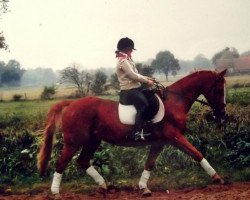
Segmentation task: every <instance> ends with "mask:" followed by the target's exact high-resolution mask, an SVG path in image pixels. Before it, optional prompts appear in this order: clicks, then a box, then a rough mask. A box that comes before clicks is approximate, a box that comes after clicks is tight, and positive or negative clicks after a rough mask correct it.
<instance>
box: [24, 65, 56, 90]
mask: <svg viewBox="0 0 250 200" xmlns="http://www.w3.org/2000/svg"><path fill="white" fill-rule="evenodd" d="M56 82H57V77H56V74H55V73H54V71H53V70H52V69H51V68H41V67H38V68H35V69H28V70H26V71H25V73H24V74H23V76H22V79H21V85H23V86H40V85H42V86H44V85H46V86H51V85H54V84H56Z"/></svg>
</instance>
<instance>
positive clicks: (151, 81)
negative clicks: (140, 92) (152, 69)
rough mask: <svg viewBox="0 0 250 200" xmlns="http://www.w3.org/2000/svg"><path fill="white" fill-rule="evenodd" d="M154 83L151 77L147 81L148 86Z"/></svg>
mask: <svg viewBox="0 0 250 200" xmlns="http://www.w3.org/2000/svg"><path fill="white" fill-rule="evenodd" d="M154 83H155V81H153V80H152V79H148V82H147V84H148V86H153V85H154Z"/></svg>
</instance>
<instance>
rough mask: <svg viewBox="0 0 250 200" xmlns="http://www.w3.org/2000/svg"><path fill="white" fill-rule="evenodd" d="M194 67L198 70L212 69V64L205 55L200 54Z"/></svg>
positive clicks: (195, 60)
mask: <svg viewBox="0 0 250 200" xmlns="http://www.w3.org/2000/svg"><path fill="white" fill-rule="evenodd" d="M193 66H194V67H197V68H205V69H207V68H210V67H211V66H212V63H211V62H210V60H209V59H208V58H206V57H205V56H204V55H203V54H198V55H197V56H196V57H195V58H194V61H193Z"/></svg>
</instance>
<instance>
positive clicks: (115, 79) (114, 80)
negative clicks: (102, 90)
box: [110, 73, 120, 89]
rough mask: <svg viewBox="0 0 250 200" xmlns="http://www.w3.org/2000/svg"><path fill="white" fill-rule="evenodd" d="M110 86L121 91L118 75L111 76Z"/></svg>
mask: <svg viewBox="0 0 250 200" xmlns="http://www.w3.org/2000/svg"><path fill="white" fill-rule="evenodd" d="M110 84H111V85H112V87H113V88H114V89H119V88H120V82H119V80H118V77H117V74H116V73H113V74H111V76H110Z"/></svg>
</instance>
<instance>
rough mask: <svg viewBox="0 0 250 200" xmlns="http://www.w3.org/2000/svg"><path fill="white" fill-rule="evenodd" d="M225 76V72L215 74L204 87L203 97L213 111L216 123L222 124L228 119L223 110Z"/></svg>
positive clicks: (224, 102)
mask: <svg viewBox="0 0 250 200" xmlns="http://www.w3.org/2000/svg"><path fill="white" fill-rule="evenodd" d="M225 74H226V70H223V71H222V72H220V73H215V74H214V78H213V79H212V80H211V82H210V83H209V84H206V86H204V87H205V91H204V96H205V98H206V99H207V101H208V104H209V105H210V107H211V108H212V109H213V114H214V118H215V120H216V121H218V122H224V121H226V120H227V118H228V115H227V113H226V110H225V107H226V99H225V78H224V76H225Z"/></svg>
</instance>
